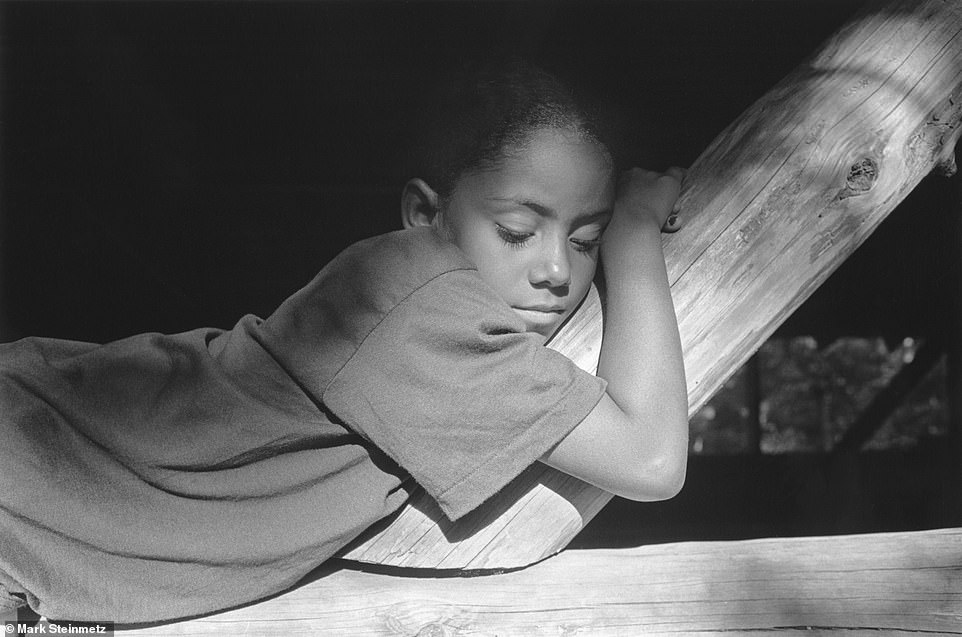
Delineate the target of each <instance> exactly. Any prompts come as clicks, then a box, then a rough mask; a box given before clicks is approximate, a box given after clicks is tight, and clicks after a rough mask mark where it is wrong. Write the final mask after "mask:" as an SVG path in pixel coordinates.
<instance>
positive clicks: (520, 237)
mask: <svg viewBox="0 0 962 637" xmlns="http://www.w3.org/2000/svg"><path fill="white" fill-rule="evenodd" d="M496 227H497V229H498V236H499V237H501V240H502V241H503V242H504V243H505V245H507V246H509V247H512V248H523V247H524V246H525V244H527V243H528V240H529V239H531V237H533V236H534V234H532V233H530V232H515V231H514V230H508V229H507V228H505V227H504V226H502V225H501V224H497V225H496Z"/></svg>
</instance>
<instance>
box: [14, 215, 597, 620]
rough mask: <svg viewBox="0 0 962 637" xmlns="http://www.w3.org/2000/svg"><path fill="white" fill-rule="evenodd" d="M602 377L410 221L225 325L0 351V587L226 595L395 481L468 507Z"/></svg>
mask: <svg viewBox="0 0 962 637" xmlns="http://www.w3.org/2000/svg"><path fill="white" fill-rule="evenodd" d="M603 393H604V381H602V380H601V379H598V378H596V377H594V376H591V375H590V374H587V373H585V372H582V371H581V370H579V369H578V368H577V367H575V366H574V365H573V364H572V363H571V362H570V361H568V359H566V358H565V357H563V356H561V355H560V354H558V353H556V352H553V351H552V350H550V349H547V348H545V347H544V346H543V345H542V344H541V341H540V337H539V336H537V335H535V334H530V333H525V331H524V324H523V322H522V321H521V320H520V318H519V317H517V316H516V315H515V314H514V312H513V311H512V310H511V308H510V307H508V306H507V305H506V304H505V303H504V302H503V301H501V300H500V299H499V298H498V297H497V295H496V294H495V292H494V291H493V290H492V289H491V288H490V287H489V286H487V285H486V284H485V283H484V282H483V281H482V279H481V278H480V277H479V275H478V273H477V271H476V270H475V268H474V267H473V266H472V264H471V263H470V262H469V261H468V260H467V259H466V257H465V256H464V255H463V254H462V253H461V252H460V251H459V250H458V249H457V248H456V247H454V246H453V245H451V244H449V243H448V242H446V241H444V240H443V239H441V238H440V237H438V236H437V234H436V233H435V232H433V231H432V230H430V229H429V228H424V229H413V230H404V231H399V232H396V233H391V234H387V235H382V236H379V237H375V238H373V239H369V240H366V241H363V242H361V243H359V244H356V245H354V246H352V247H351V248H349V249H347V250H346V251H345V252H343V253H342V254H341V255H339V256H338V257H337V258H336V259H334V260H333V261H332V262H331V263H330V264H328V266H326V267H325V268H324V269H323V270H322V271H321V272H320V273H319V274H318V275H317V277H315V279H314V280H313V281H312V282H311V283H310V284H309V285H308V286H307V287H305V288H304V289H302V290H301V291H299V292H298V293H296V294H295V295H294V296H292V297H290V298H289V299H288V300H287V301H285V302H284V303H283V304H282V305H281V306H280V307H279V308H278V310H277V311H276V312H275V313H274V314H273V315H271V316H270V317H269V318H268V319H266V320H261V319H258V318H256V317H253V316H247V317H244V318H243V319H241V320H240V321H239V322H238V323H237V325H235V326H234V328H233V329H231V330H227V331H224V330H217V329H200V330H194V331H191V332H186V333H182V334H175V335H161V334H144V335H139V336H135V337H131V338H127V339H123V340H121V341H117V342H114V343H110V344H106V345H95V344H89V343H79V342H72V341H62V340H53V339H38V338H31V339H24V340H22V341H18V342H16V343H12V344H8V345H4V346H0V440H2V443H0V445H2V446H0V590H2V589H3V588H6V589H7V590H9V591H12V592H15V593H20V594H22V595H24V596H26V598H27V599H28V600H29V601H30V604H31V606H33V608H34V609H35V610H36V611H37V612H40V613H42V614H44V615H46V616H48V617H52V618H61V619H77V620H82V619H86V620H114V621H125V622H139V621H153V620H163V619H170V618H176V617H184V616H189V615H193V614H200V613H206V612H211V611H216V610H221V609H224V608H227V607H230V606H234V605H237V604H242V603H246V602H249V601H252V600H255V599H258V598H261V597H264V596H266V595H269V594H272V593H275V592H278V591H281V590H284V589H285V588H288V587H290V586H291V585H293V584H295V583H296V582H297V581H298V580H299V579H301V578H302V577H303V576H304V575H305V574H306V573H308V572H309V571H310V570H312V569H313V568H315V567H316V566H317V565H319V564H320V563H321V562H323V561H324V560H326V559H327V558H329V557H330V556H332V555H333V554H334V553H336V552H337V551H338V550H339V549H341V548H342V547H343V546H344V545H346V544H347V543H348V542H350V540H352V539H353V538H354V537H356V536H357V535H358V534H359V533H360V532H361V531H363V530H364V529H365V528H367V527H368V526H370V525H371V524H373V523H374V522H376V521H377V520H379V519H381V518H383V517H385V516H387V515H390V514H391V513H392V512H394V511H396V510H397V509H398V508H400V507H401V506H402V505H403V503H404V502H405V500H406V499H407V497H408V490H409V488H410V486H411V481H412V480H413V481H414V482H416V483H418V484H420V485H421V486H423V487H424V488H425V489H426V490H427V491H428V493H430V494H431V495H432V496H433V497H434V498H435V499H436V500H437V501H438V503H439V505H440V506H441V508H442V510H443V511H444V512H445V513H446V514H447V515H448V516H449V517H451V518H452V519H456V518H458V517H460V516H462V515H464V514H465V513H467V512H469V511H471V510H473V509H474V508H476V507H477V506H478V505H479V504H481V503H482V502H483V501H484V500H486V499H487V498H489V497H490V496H492V495H493V494H494V493H495V492H497V491H498V490H499V489H501V488H502V487H503V486H504V485H505V484H506V483H507V482H509V481H510V480H511V479H513V478H514V477H515V476H517V475H518V473H520V472H521V471H522V470H523V469H524V468H525V467H527V466H528V465H530V464H532V463H533V462H534V461H535V460H537V458H539V457H540V456H542V455H543V454H544V453H545V452H546V451H548V450H549V449H550V448H551V447H552V446H553V445H555V444H556V443H557V442H558V441H559V440H561V438H563V437H564V436H565V435H566V434H567V433H568V432H569V431H571V429H573V428H574V427H575V426H576V425H577V424H578V423H579V422H580V421H581V420H582V419H583V418H584V417H585V415H587V413H588V412H589V411H591V409H592V408H593V407H594V406H595V404H596V403H597V401H598V400H599V399H600V397H601V395H602V394H603Z"/></svg>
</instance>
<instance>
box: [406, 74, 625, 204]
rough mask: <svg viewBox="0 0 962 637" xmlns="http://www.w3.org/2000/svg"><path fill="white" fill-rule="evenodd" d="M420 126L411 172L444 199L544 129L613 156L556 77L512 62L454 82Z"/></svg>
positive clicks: (597, 125)
mask: <svg viewBox="0 0 962 637" xmlns="http://www.w3.org/2000/svg"><path fill="white" fill-rule="evenodd" d="M420 119H421V120H422V122H421V124H420V126H419V127H418V128H419V131H418V133H417V141H416V142H415V144H414V149H413V150H414V160H413V161H412V162H411V166H410V169H411V170H412V172H413V175H415V176H418V177H421V178H422V179H424V180H425V181H426V182H427V183H428V184H430V185H431V187H432V188H433V189H434V190H435V192H437V193H438V195H439V196H440V197H441V198H442V199H444V198H446V197H448V196H450V194H451V192H452V191H453V190H454V187H455V185H456V183H457V181H458V179H459V178H460V177H461V176H462V175H464V174H465V173H467V172H471V171H474V170H484V169H489V168H494V167H496V166H497V165H498V164H499V163H500V162H501V161H502V160H503V159H504V158H505V156H506V155H507V154H508V153H510V152H512V151H514V150H523V149H524V147H525V145H526V144H527V142H528V140H529V139H530V137H531V134H532V133H534V132H535V131H538V130H541V129H544V128H558V129H563V130H568V131H571V132H574V133H576V134H579V135H582V136H584V137H585V138H586V139H590V140H592V141H596V142H598V143H599V144H601V145H602V146H604V147H605V148H606V149H607V150H608V152H609V153H611V144H609V143H608V140H607V139H605V138H606V135H605V133H604V132H603V126H602V125H601V118H600V117H599V115H598V111H597V110H596V109H595V108H594V107H593V106H591V105H588V104H582V103H581V102H580V101H579V100H578V99H577V98H576V96H575V94H574V93H573V91H571V90H570V89H569V88H568V86H566V85H565V84H564V83H563V82H562V81H561V80H559V79H558V78H557V77H555V76H554V75H551V74H550V73H548V72H547V71H545V70H543V69H541V68H539V67H537V66H535V65H533V64H531V63H529V62H526V61H524V60H521V59H518V58H510V59H506V60H501V61H498V62H497V63H493V64H491V63H489V64H486V65H484V66H482V67H478V68H474V69H468V70H466V71H464V72H462V73H460V74H458V75H456V76H454V77H452V78H451V79H450V80H449V81H448V82H445V83H444V84H442V86H441V87H440V88H439V90H438V91H437V92H436V93H434V94H433V96H432V99H431V101H430V102H429V103H428V104H427V106H426V108H425V109H424V110H423V112H422V113H421V118H420Z"/></svg>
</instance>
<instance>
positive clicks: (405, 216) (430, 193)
mask: <svg viewBox="0 0 962 637" xmlns="http://www.w3.org/2000/svg"><path fill="white" fill-rule="evenodd" d="M437 214H438V193H436V192H434V189H433V188H431V186H429V185H427V183H425V181H424V180H423V179H412V180H411V181H409V182H407V183H406V184H404V190H403V191H402V192H401V224H402V225H403V226H404V227H405V228H416V227H418V226H430V225H431V224H432V223H433V222H434V218H435V217H436V216H437Z"/></svg>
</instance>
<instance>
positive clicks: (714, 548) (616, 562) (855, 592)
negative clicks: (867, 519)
mask: <svg viewBox="0 0 962 637" xmlns="http://www.w3.org/2000/svg"><path fill="white" fill-rule="evenodd" d="M812 629H817V630H818V631H819V634H831V633H834V632H836V631H837V633H838V634H839V635H851V634H853V633H854V634H858V631H862V632H864V633H866V634H878V632H877V631H883V632H889V633H893V632H898V631H906V632H912V631H918V632H932V633H938V634H962V529H943V530H937V531H926V532H915V533H889V534H875V535H861V536H837V537H814V538H794V539H767V540H748V541H741V542H690V543H680V544H661V545H655V546H643V547H639V548H634V549H609V550H590V551H578V550H571V551H565V552H563V553H562V554H560V555H558V556H556V557H554V558H552V559H550V560H547V561H545V562H542V563H540V564H537V565H535V566H532V567H529V568H527V569H523V570H520V571H515V572H512V573H504V574H499V575H487V576H483V577H469V578H465V577H444V578H436V577H419V578H411V577H395V576H390V575H384V574H372V573H365V572H360V571H356V570H350V569H341V570H338V569H336V568H335V567H333V566H328V567H326V568H325V569H324V570H322V571H320V572H319V573H317V574H315V579H312V580H310V581H308V582H306V583H304V584H303V585H302V586H300V587H299V588H297V589H295V590H292V591H290V592H288V593H285V594H284V595H281V596H279V597H276V598H274V599H271V600H268V601H265V602H262V603H260V604H255V605H252V606H248V607H245V608H240V609H236V610H233V611H229V612H226V613H222V614H219V615H213V616H210V617H205V618H200V619H195V620H192V621H188V622H182V623H178V624H169V625H164V626H154V627H148V628H138V629H135V630H130V631H126V630H119V631H118V633H117V634H118V635H129V636H130V637H134V636H140V635H154V636H157V635H210V634H232V635H236V634H251V633H254V634H257V635H297V634H301V635H331V636H338V635H345V636H351V637H355V636H356V637H360V636H364V635H383V636H389V635H419V636H422V637H426V636H432V637H453V636H455V635H511V636H526V635H531V636H536V635H562V634H564V635H573V634H583V635H591V636H592V637H596V636H597V637H600V636H604V635H618V636H626V637H635V636H637V635H641V634H644V635H662V634H664V635H667V634H672V635H678V634H685V635H693V634H700V633H712V634H714V633H717V632H719V631H725V632H726V633H736V634H738V633H740V632H742V631H744V632H745V633H746V634H748V633H751V634H759V633H762V634H765V633H776V632H777V633H778V634H779V635H784V634H789V635H791V634H799V635H802V634H805V635H810V634H812V632H811V631H812Z"/></svg>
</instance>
